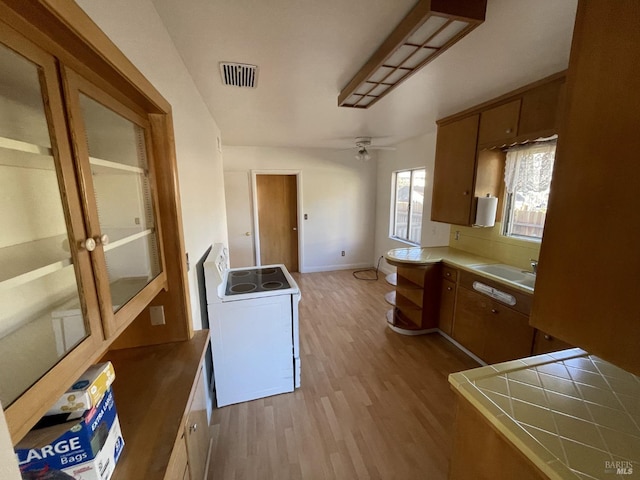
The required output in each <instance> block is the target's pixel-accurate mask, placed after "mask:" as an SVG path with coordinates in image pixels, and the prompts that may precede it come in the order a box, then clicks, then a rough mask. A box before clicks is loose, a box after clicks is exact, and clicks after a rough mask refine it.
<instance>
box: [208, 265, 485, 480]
mask: <svg viewBox="0 0 640 480" xmlns="http://www.w3.org/2000/svg"><path fill="white" fill-rule="evenodd" d="M381 277H384V275H381ZM296 279H297V281H298V282H299V285H300V289H301V291H302V301H301V302H300V350H301V355H300V357H301V363H302V387H301V388H300V389H299V390H296V391H295V392H294V393H289V394H284V395H277V396H274V397H269V398H265V399H260V400H255V401H252V402H246V403H242V404H237V405H231V406H227V407H223V408H220V409H214V413H213V418H212V425H213V426H212V430H213V432H214V440H213V449H212V454H211V455H212V456H211V468H210V471H209V480H223V479H260V480H263V479H277V480H285V479H298V478H303V479H364V478H367V479H369V478H370V479H402V480H409V479H429V480H432V479H433V480H438V479H445V478H446V477H447V472H448V463H449V456H450V451H451V446H450V444H451V438H452V437H451V432H452V426H453V420H454V416H455V411H454V409H455V402H454V394H453V392H452V391H451V390H450V389H449V385H448V383H447V376H448V374H449V373H451V372H455V371H459V370H464V369H468V368H473V367H475V366H477V364H476V363H475V362H474V361H473V360H471V359H470V358H468V357H467V356H466V355H464V354H463V353H462V352H460V351H459V350H458V349H456V348H455V347H454V346H453V345H451V344H450V343H449V342H448V341H447V340H445V339H444V338H443V337H441V336H440V335H438V334H432V335H425V336H419V337H407V336H402V335H398V334H396V333H394V332H392V331H391V330H390V329H388V328H387V327H386V320H385V312H386V310H387V309H388V308H389V305H387V304H386V303H385V301H384V299H383V295H384V293H385V292H387V291H388V290H390V289H391V287H390V286H389V285H387V284H386V282H385V281H384V278H381V279H380V280H378V281H377V282H366V281H361V280H356V279H355V278H354V277H353V276H352V273H351V272H350V271H341V272H328V273H310V274H297V275H296Z"/></svg>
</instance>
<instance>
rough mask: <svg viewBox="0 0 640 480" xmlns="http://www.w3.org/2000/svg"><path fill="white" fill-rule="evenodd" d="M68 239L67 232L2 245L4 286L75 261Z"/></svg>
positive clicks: (0, 281)
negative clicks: (6, 245) (30, 240)
mask: <svg viewBox="0 0 640 480" xmlns="http://www.w3.org/2000/svg"><path fill="white" fill-rule="evenodd" d="M67 242H68V240H67V235H56V236H54V237H48V238H43V239H40V240H34V241H32V242H25V243H20V244H18V245H12V246H10V247H4V248H0V265H2V269H1V270H0V290H5V289H8V288H13V287H17V286H19V285H23V284H25V283H28V282H31V281H32V280H35V279H37V278H40V277H43V276H45V275H49V274H50V273H53V272H56V271H58V270H61V269H63V268H65V267H68V266H69V265H71V264H72V262H71V253H70V252H69V251H68V249H69V245H68V243H67ZM65 245H66V247H65Z"/></svg>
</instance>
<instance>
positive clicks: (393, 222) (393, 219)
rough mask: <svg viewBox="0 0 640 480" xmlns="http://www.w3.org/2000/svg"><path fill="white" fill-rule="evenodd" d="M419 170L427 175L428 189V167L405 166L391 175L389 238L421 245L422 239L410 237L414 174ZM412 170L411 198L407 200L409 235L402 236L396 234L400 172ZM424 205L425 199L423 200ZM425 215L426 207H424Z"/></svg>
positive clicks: (410, 178) (410, 182) (410, 179)
mask: <svg viewBox="0 0 640 480" xmlns="http://www.w3.org/2000/svg"><path fill="white" fill-rule="evenodd" d="M417 171H422V172H424V177H425V190H426V177H427V168H426V167H414V168H404V169H402V170H394V171H393V172H392V175H391V212H390V218H389V238H391V239H392V240H397V241H399V242H403V243H408V244H409V245H414V246H420V241H418V242H415V241H413V240H411V239H410V238H409V236H410V232H411V227H412V203H413V202H412V197H413V186H414V174H415V172H417ZM406 172H410V175H409V198H408V200H407V236H406V238H405V237H401V236H398V235H396V233H395V232H396V228H397V212H398V208H397V206H398V174H401V173H406ZM423 207H424V201H423ZM423 215H424V209H423ZM420 237H422V221H421V222H420Z"/></svg>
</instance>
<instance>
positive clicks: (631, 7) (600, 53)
mask: <svg viewBox="0 0 640 480" xmlns="http://www.w3.org/2000/svg"><path fill="white" fill-rule="evenodd" d="M639 22H640V4H638V2H635V1H625V2H607V1H604V0H589V1H580V2H579V3H578V11H577V16H576V23H575V30H574V36H573V44H572V47H571V55H570V60H569V69H568V74H567V86H566V89H567V92H566V97H567V101H566V105H565V111H564V116H563V119H562V121H561V125H560V131H559V134H558V136H559V139H558V148H557V153H556V155H557V161H556V162H555V166H554V172H553V187H552V190H551V194H550V198H549V210H548V213H547V218H546V224H545V231H544V238H543V241H542V246H541V251H540V257H539V260H540V263H539V269H538V277H537V280H536V295H535V299H534V304H533V312H532V318H531V323H532V325H534V326H535V327H536V328H539V329H540V330H542V331H544V332H546V333H548V334H550V335H553V336H554V337H558V338H559V339H561V340H564V341H566V342H568V343H571V344H573V345H576V346H578V347H580V348H583V349H585V350H586V351H588V352H590V353H592V354H594V355H597V356H599V357H602V358H603V359H605V360H607V361H609V362H612V363H614V364H616V365H618V366H620V367H622V368H624V369H626V370H628V371H629V372H631V373H634V374H636V375H640V350H639V349H638V345H640V307H639V303H638V298H639V297H640V253H639V250H638V239H639V238H640V223H639V222H638V192H640V173H639V172H640V170H639V168H638V152H640V135H638V132H640V116H638V112H639V111H640V88H638V79H640V63H639V62H637V61H634V60H633V59H634V58H638V56H639V55H640V29H638V23H639Z"/></svg>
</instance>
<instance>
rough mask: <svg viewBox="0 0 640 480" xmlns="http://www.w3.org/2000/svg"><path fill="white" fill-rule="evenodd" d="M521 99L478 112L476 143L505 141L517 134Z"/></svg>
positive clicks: (493, 143)
mask: <svg viewBox="0 0 640 480" xmlns="http://www.w3.org/2000/svg"><path fill="white" fill-rule="evenodd" d="M520 104H521V100H520V99H517V100H513V101H511V102H509V103H505V104H504V105H500V106H498V107H494V108H491V109H489V110H485V111H483V112H482V113H481V114H480V132H479V133H478V144H479V145H485V144H492V145H495V144H498V143H503V142H504V143H506V142H507V141H508V140H510V139H512V138H515V137H516V136H517V135H518V119H519V117H520Z"/></svg>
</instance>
